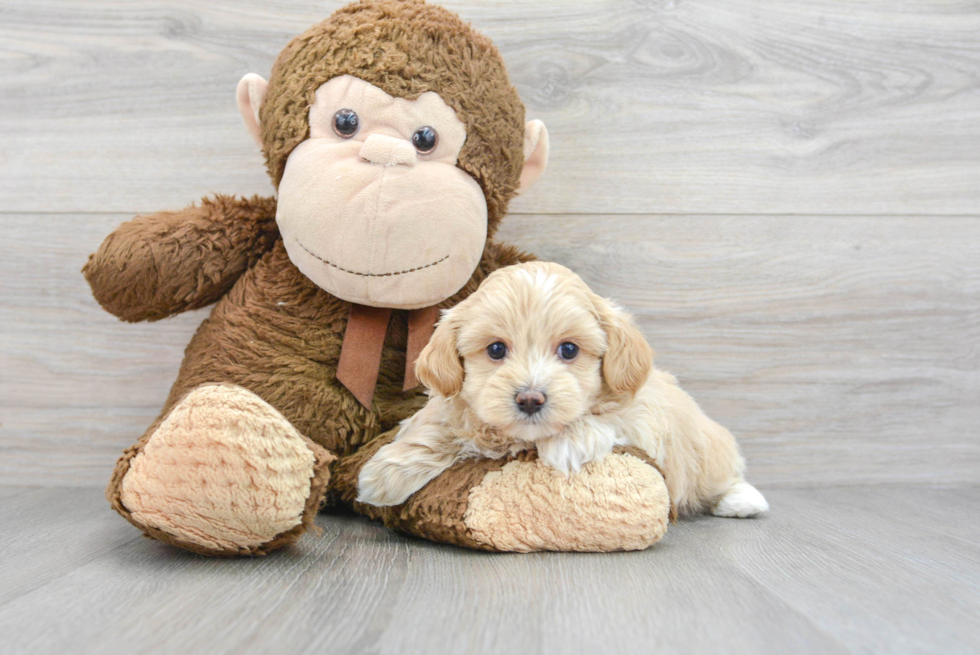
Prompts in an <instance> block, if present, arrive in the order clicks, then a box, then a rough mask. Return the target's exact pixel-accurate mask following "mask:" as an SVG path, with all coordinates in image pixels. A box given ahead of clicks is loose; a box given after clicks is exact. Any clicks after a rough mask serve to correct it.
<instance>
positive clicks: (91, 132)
mask: <svg viewBox="0 0 980 655" xmlns="http://www.w3.org/2000/svg"><path fill="white" fill-rule="evenodd" d="M341 4H343V3H342V2H340V1H339V0H332V1H330V2H326V3H318V4H315V5H311V4H310V3H308V2H303V1H300V0H292V1H285V0H284V1H280V2H275V3H269V2H258V1H257V0H235V2H231V1H230V0H223V1H220V2H208V3H201V2H191V1H190V0H165V1H163V2H149V1H147V0H141V1H133V0H93V1H90V2H86V3H84V5H82V4H79V3H73V2H69V1H68V0H32V1H31V2H25V1H23V0H21V1H15V0H6V1H5V2H3V3H2V4H0V11H2V18H3V20H2V21H0V43H2V44H3V45H2V56H0V136H2V138H0V206H2V207H3V209H4V211H20V212H34V211H67V212H100V211H128V212H137V211H152V210H160V209H169V208H177V207H180V206H183V205H185V204H186V203H188V202H190V201H192V200H195V199H196V198H198V197H200V196H201V195H204V194H206V193H209V192H228V193H244V194H252V193H268V192H270V191H271V189H270V186H269V183H268V181H267V179H266V177H265V173H264V168H263V165H262V160H261V157H260V155H259V154H258V153H257V152H256V151H255V149H254V146H253V145H252V144H251V141H250V140H249V139H248V137H247V135H246V133H245V130H244V129H243V128H242V126H241V121H240V119H239V118H238V116H237V112H236V109H235V103H234V100H233V95H234V89H235V84H236V83H237V81H238V79H239V78H240V77H241V76H242V75H243V74H245V73H246V72H250V71H252V72H258V73H261V74H263V75H267V74H268V72H269V70H270V68H271V64H272V61H273V59H274V58H275V56H276V54H277V53H278V52H279V50H280V49H281V48H282V47H283V46H284V45H285V44H286V43H287V42H288V40H289V39H290V38H291V37H292V36H294V35H296V34H298V33H300V32H301V31H303V30H304V29H306V28H307V27H308V26H309V25H311V24H313V23H315V22H316V21H318V20H321V19H322V18H324V17H325V16H326V15H328V14H329V12H330V11H332V10H333V9H334V8H336V7H338V6H340V5H341ZM445 4H446V6H448V7H449V8H451V9H453V10H456V11H458V12H459V13H460V14H461V15H462V16H463V18H464V19H466V20H468V21H472V22H473V23H474V24H475V25H476V26H477V27H478V29H481V30H482V31H484V32H485V33H487V34H488V35H489V36H491V37H492V38H493V39H494V40H495V41H496V43H497V44H498V45H499V47H500V49H501V51H502V52H503V54H504V57H505V58H506V60H507V62H508V66H509V69H510V71H511V75H512V78H513V81H514V83H515V85H516V86H517V87H518V89H519V90H520V92H521V94H522V96H523V98H524V100H525V102H526V104H527V106H528V110H529V114H530V115H531V116H532V117H536V118H542V119H544V120H545V122H546V123H547V124H548V125H549V126H550V131H551V135H552V138H551V142H552V148H553V152H552V157H551V169H550V171H549V172H548V173H547V174H546V175H545V176H544V178H543V179H542V181H541V182H540V183H539V184H540V186H539V188H537V189H535V190H533V191H532V192H530V193H529V194H528V195H527V196H526V197H524V198H520V199H518V201H517V202H515V210H516V211H519V212H533V213H539V212H544V213H556V212H565V213H599V212H606V213H624V212H625V213H651V212H653V213H730V214H750V213H791V214H799V213H805V214H841V215H847V214H881V213H889V214H891V213H900V214H929V215H937V214H947V215H949V214H973V213H975V212H976V208H977V206H978V200H980V38H978V37H977V34H978V33H980V6H978V4H977V3H976V2H973V1H963V0H956V1H953V0H950V1H942V2H931V3H927V4H923V3H920V2H910V1H903V2H890V1H886V0H874V1H872V2H864V3H861V4H859V5H854V4H848V5H842V4H840V3H839V2H836V1H835V0H816V1H814V0H784V1H782V2H779V3H762V2H759V1H758V0H690V1H686V2H673V1H670V2H650V3H624V2H615V1H614V0H584V1H582V2H576V3H574V5H569V4H568V3H567V2H564V1H563V0H541V1H540V2H536V3H527V2H521V1H519V0H493V1H492V2H479V3H478V2H473V1H466V2H447V3H445Z"/></svg>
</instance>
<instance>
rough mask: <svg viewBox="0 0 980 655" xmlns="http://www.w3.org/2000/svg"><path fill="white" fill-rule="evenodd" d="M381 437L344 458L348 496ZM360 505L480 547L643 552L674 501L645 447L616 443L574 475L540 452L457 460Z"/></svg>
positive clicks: (437, 536)
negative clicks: (377, 501) (379, 500)
mask: <svg viewBox="0 0 980 655" xmlns="http://www.w3.org/2000/svg"><path fill="white" fill-rule="evenodd" d="M392 436H393V432H391V433H388V434H386V435H383V436H382V437H379V438H378V439H377V440H375V442H372V443H371V444H370V445H369V446H367V447H365V448H364V449H362V451H363V452H359V453H357V454H356V455H354V456H352V457H350V458H347V459H345V460H342V461H341V462H339V463H338V466H337V469H336V471H335V477H334V481H333V485H334V487H335V489H337V491H338V492H340V493H341V494H342V495H343V496H344V497H345V498H346V499H347V500H348V501H353V498H354V496H355V495H356V485H357V479H358V473H359V471H360V468H361V466H363V464H364V463H365V462H366V461H367V460H368V459H369V458H370V456H371V455H372V454H373V453H374V452H377V450H378V449H379V448H380V447H381V445H384V443H388V442H389V441H390V440H391V437H392ZM354 508H355V509H356V510H357V511H359V512H361V513H364V514H366V515H368V516H371V517H373V518H378V519H381V520H382V521H384V523H385V525H387V526H388V527H390V528H393V529H396V530H399V531H402V532H407V533H410V534H414V535H417V536H420V537H424V538H426V539H431V540H433V541H442V542H448V543H453V544H457V545H460V546H467V547H469V548H476V549H480V550H493V551H510V552H531V551H542V550H555V551H586V552H606V551H617V550H642V549H644V548H647V547H649V546H651V545H653V544H654V543H656V542H657V541H659V540H660V538H661V537H663V535H664V533H665V532H666V531H667V524H668V522H669V520H670V511H671V510H670V500H669V497H668V494H667V486H666V484H665V483H664V479H663V476H662V475H661V474H660V471H659V470H658V469H657V468H656V467H655V466H654V465H653V462H652V460H650V459H649V458H648V457H647V456H646V455H645V453H643V452H642V451H640V450H639V449H636V448H617V449H616V450H615V451H614V452H613V454H611V455H609V456H607V457H606V458H604V459H603V460H601V461H597V462H591V463H589V464H587V465H586V466H585V467H584V468H583V469H582V471H581V472H579V473H577V474H575V475H572V476H566V475H565V474H563V473H560V472H559V471H557V470H555V469H554V468H552V467H550V466H548V465H546V464H544V463H543V462H541V461H540V460H538V459H537V455H536V454H534V453H525V454H522V455H521V456H519V457H516V458H510V459H502V460H487V459H478V460H467V461H464V462H460V463H459V464H456V465H455V466H453V467H452V468H450V469H449V470H447V471H446V472H445V473H442V474H441V475H440V476H439V477H437V478H435V479H434V480H432V482H430V483H429V484H427V485H426V486H425V487H423V488H422V489H421V490H419V491H418V492H416V493H415V494H414V495H413V496H411V497H410V498H409V499H408V501H407V502H406V503H405V504H404V505H399V506H396V507H374V506H372V505H365V504H362V503H356V502H355V503H354Z"/></svg>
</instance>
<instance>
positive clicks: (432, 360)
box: [415, 306, 463, 397]
mask: <svg viewBox="0 0 980 655" xmlns="http://www.w3.org/2000/svg"><path fill="white" fill-rule="evenodd" d="M457 312H458V306H457V307H456V308H454V309H451V310H449V311H447V312H445V313H444V314H443V315H442V320H440V321H439V325H437V326H436V330H435V332H433V333H432V338H431V339H429V343H428V344H426V346H425V348H423V349H422V352H421V353H420V354H419V358H418V360H417V361H416V362H415V374H416V375H417V376H418V378H419V380H421V381H422V384H424V385H425V386H427V387H428V388H430V389H432V390H433V391H436V392H438V393H440V394H442V395H443V396H447V397H448V396H454V395H456V394H457V393H459V392H460V390H462V388H463V364H462V363H461V362H460V361H459V351H457V350H456V329H457V326H458V325H459V320H458V319H457V318H456V313H457Z"/></svg>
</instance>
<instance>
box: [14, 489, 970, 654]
mask: <svg viewBox="0 0 980 655" xmlns="http://www.w3.org/2000/svg"><path fill="white" fill-rule="evenodd" d="M47 493H49V494H52V493H60V494H63V493H64V490H51V491H49V492H47ZM73 495H74V496H75V497H76V500H73V501H72V503H73V505H72V508H76V509H78V510H80V513H81V514H82V515H88V514H89V513H90V510H89V509H87V508H86V505H88V506H90V508H91V509H95V508H97V509H99V510H100V511H104V512H105V516H112V515H111V514H110V513H109V512H108V510H104V509H102V508H103V506H104V501H103V500H102V498H101V497H100V496H99V495H98V493H97V492H96V491H94V490H90V491H84V490H83V491H79V492H75V493H74V494H73ZM770 501H771V502H772V505H773V508H774V509H773V512H772V513H771V514H770V515H768V516H766V517H764V518H761V519H757V520H750V521H737V520H726V519H717V518H712V517H704V518H699V519H696V520H689V521H682V522H681V523H679V524H677V525H674V526H672V527H671V529H670V531H669V532H668V534H667V537H666V538H665V540H664V541H663V542H661V543H660V544H659V545H657V546H655V547H654V548H652V549H650V550H647V551H645V552H641V553H614V554H606V555H588V554H571V553H564V554H534V555H493V554H486V553H477V552H473V551H467V550H462V549H457V548H452V547H446V546H440V545H437V544H432V543H429V542H423V541H419V540H415V539H409V538H405V537H401V536H399V535H396V534H394V533H392V532H389V531H387V530H385V529H384V528H382V527H381V526H379V525H378V524H375V523H371V522H368V521H366V520H364V519H361V518H357V517H350V516H326V515H322V516H320V517H319V519H318V524H319V525H320V526H321V527H322V528H323V530H324V534H323V536H321V537H312V536H308V537H305V538H304V539H303V540H301V541H300V543H299V544H298V545H297V546H295V547H293V548H291V549H289V550H287V551H284V552H282V553H279V554H277V555H273V556H270V557H266V558H255V559H238V560H214V559H208V558H204V557H200V556H196V555H192V554H189V553H184V552H180V551H177V550H175V549H172V548H170V547H167V546H164V545H163V544H160V543H158V542H153V541H149V540H144V539H136V540H133V541H130V542H127V543H123V544H121V545H119V546H117V547H115V548H109V549H105V548H101V547H100V545H99V544H97V543H96V542H95V541H94V540H92V539H90V538H86V539H84V540H83V543H84V547H83V548H80V549H79V553H82V552H84V551H85V549H90V550H91V551H92V557H90V558H87V559H86V558H84V557H82V558H81V561H80V563H79V565H78V566H74V567H73V568H71V569H70V570H67V571H64V572H61V573H59V574H58V575H53V576H52V575H42V577H40V578H39V579H38V582H37V584H36V585H35V586H34V587H33V588H31V589H28V590H26V592H25V593H22V594H19V595H17V596H16V597H14V598H11V599H9V600H8V601H7V602H6V603H3V604H0V639H2V643H4V650H5V652H10V653H21V652H24V653H26V652H30V653H32V654H36V653H57V652H65V650H66V648H67V649H68V650H72V651H78V650H85V651H87V652H100V653H115V652H131V651H132V648H133V644H139V645H140V649H141V651H142V652H147V653H157V652H182V651H185V650H188V649H192V650H195V651H202V652H205V651H206V652H213V653H232V652H236V653H240V652H244V653H251V652H268V651H269V650H276V651H277V652H291V653H322V652H324V651H329V652H331V653H337V654H343V653H364V652H376V653H432V652H471V653H489V652H536V653H572V654H574V653H595V652H617V653H649V652H652V651H655V652H664V653H691V652H754V653H786V652H794V653H845V652H854V653H858V652H889V653H913V652H944V653H968V652H975V650H976V648H977V647H978V646H980V639H978V637H977V635H976V634H975V631H973V632H971V631H970V630H969V628H970V626H971V624H970V622H969V617H970V616H975V615H976V612H977V611H978V610H980V595H978V594H977V593H976V590H977V587H978V583H980V567H978V564H977V562H978V561H980V560H978V558H977V555H978V554H980V552H978V551H980V549H978V546H977V537H980V531H978V527H980V526H978V525H977V522H976V521H975V520H970V521H967V522H963V523H962V525H961V528H960V529H962V530H964V532H963V536H964V537H966V538H965V539H963V540H959V539H953V540H950V539H947V538H946V536H945V535H946V530H947V529H948V527H949V526H948V522H949V519H950V517H952V516H955V515H957V514H959V515H965V514H971V508H972V507H975V505H976V503H977V502H978V501H980V489H978V488H972V489H971V488H965V489H945V490H943V489H927V488H923V487H910V486H907V485H894V486H889V487H875V488H868V487H860V486H857V487H849V488H819V489H811V490H806V491H797V490H785V489H783V490H774V491H773V492H772V493H771V494H770ZM50 502H51V498H50V497H49V496H44V495H38V496H36V497H35V499H34V503H35V505H34V507H33V508H32V507H31V506H30V505H29V504H27V505H24V506H23V507H22V508H21V509H20V510H19V511H18V512H13V513H10V514H5V515H4V516H3V518H4V525H5V526H8V529H7V532H8V533H9V539H11V541H12V542H14V543H18V542H20V541H22V540H24V539H25V538H31V537H32V536H33V537H34V538H35V539H37V535H34V527H33V526H34V521H35V519H34V518H33V515H34V514H35V513H44V512H51V511H52V510H51V509H46V508H47V507H48V506H49V504H50ZM901 507H909V508H913V507H919V508H922V509H924V510H925V512H924V513H923V514H922V516H921V517H917V520H916V521H915V523H914V526H913V525H910V524H909V523H908V522H907V521H905V520H904V517H903V516H902V514H901V512H900V511H896V509H895V508H901ZM66 509H67V508H66ZM932 511H935V514H932V513H931V512H932ZM113 518H116V520H117V526H119V528H118V531H119V532H123V531H125V532H127V533H135V530H134V529H133V528H131V527H130V526H128V525H126V524H125V523H123V521H122V520H121V519H118V518H117V517H113ZM50 526H51V527H50V529H51V532H50V533H49V534H46V535H44V537H43V539H37V541H38V542H41V541H49V542H52V543H65V542H66V541H67V540H70V539H71V538H72V537H73V536H74V535H75V533H76V531H77V529H78V528H79V527H80V526H79V525H77V524H72V523H64V522H57V521H55V522H52V523H51V524H50ZM99 529H100V530H105V531H107V532H108V533H109V534H115V532H116V529H115V528H111V529H110V528H106V527H105V526H100V527H99ZM92 534H95V531H94V530H93V531H92ZM92 549H98V550H97V551H96V550H92ZM27 552H28V551H27V549H25V554H26V553H27ZM59 557H60V556H59V554H58V553H56V552H55V551H54V550H52V549H50V548H46V549H40V550H37V551H35V552H34V553H33V555H30V556H20V557H19V558H18V559H16V560H15V561H13V562H11V561H10V560H7V561H5V562H4V564H3V566H5V567H6V566H7V565H8V564H16V565H17V566H18V568H21V569H23V570H25V571H27V572H33V573H35V574H37V573H38V572H43V571H45V570H46V567H51V566H54V567H55V568H57V567H58V566H60V562H59Z"/></svg>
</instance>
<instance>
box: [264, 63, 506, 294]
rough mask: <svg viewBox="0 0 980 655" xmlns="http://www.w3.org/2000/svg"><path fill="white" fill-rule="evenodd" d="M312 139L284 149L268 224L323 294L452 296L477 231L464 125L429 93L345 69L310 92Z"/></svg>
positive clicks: (469, 269)
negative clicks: (399, 92) (402, 90)
mask: <svg viewBox="0 0 980 655" xmlns="http://www.w3.org/2000/svg"><path fill="white" fill-rule="evenodd" d="M309 121H310V137H309V139H307V140H306V141H304V142H303V143H301V144H300V145H299V146H297V147H296V148H295V149H294V150H293V152H292V153H291V154H290V155H289V159H287V160H286V169H285V172H284V174H283V177H282V181H281V182H280V184H279V204H278V210H277V214H276V221H277V222H278V224H279V229H280V231H281V233H282V236H283V241H284V243H285V246H286V251H287V252H288V253H289V258H290V259H291V260H292V261H293V263H294V264H295V265H296V266H297V267H298V268H299V270H300V271H302V272H303V274H304V275H306V276H307V277H309V278H310V279H311V280H313V282H315V283H316V284H317V285H318V286H320V287H321V288H323V289H324V290H326V291H328V292H329V293H332V294H333V295H335V296H337V297H339V298H342V299H344V300H347V301H350V302H355V303H360V304H362V305H370V306H373V307H393V308H399V309H416V308H419V307H426V306H429V305H434V304H436V303H438V302H441V301H442V300H445V299H446V298H448V297H450V296H451V295H453V294H454V293H456V292H457V291H458V290H459V289H460V288H461V287H462V286H463V285H464V284H466V282H467V280H469V278H470V276H471V275H472V274H473V271H474V270H475V269H476V266H477V264H478V263H479V261H480V257H481V255H482V253H483V248H484V245H485V242H486V238H487V205H486V199H485V198H484V195H483V191H482V190H481V189H480V186H479V184H477V183H476V181H475V180H474V179H473V178H472V177H470V176H469V175H467V174H466V173H465V172H464V171H462V170H461V169H459V168H457V167H456V160H457V158H458V156H459V152H460V149H462V147H463V143H464V141H465V140H466V127H465V125H464V124H463V123H462V122H461V121H460V120H459V119H458V118H457V117H456V113H455V112H454V111H453V109H452V108H450V107H449V106H448V105H446V104H445V103H444V102H443V100H442V99H441V98H440V97H439V96H438V95H437V94H436V93H432V92H429V93H424V94H422V95H421V96H420V97H419V98H418V99H416V100H405V99H403V98H393V97H392V96H389V95H388V94H387V93H385V92H384V91H382V90H381V89H379V88H378V87H376V86H374V85H372V84H369V83H367V82H365V81H363V80H360V79H358V78H356V77H352V76H350V75H344V76H342V77H337V78H334V79H332V80H330V81H329V82H327V83H325V84H323V85H322V86H321V87H320V88H319V89H317V91H316V100H315V102H314V104H313V106H312V107H311V108H310V114H309Z"/></svg>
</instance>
